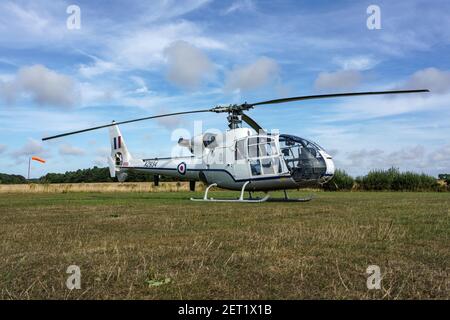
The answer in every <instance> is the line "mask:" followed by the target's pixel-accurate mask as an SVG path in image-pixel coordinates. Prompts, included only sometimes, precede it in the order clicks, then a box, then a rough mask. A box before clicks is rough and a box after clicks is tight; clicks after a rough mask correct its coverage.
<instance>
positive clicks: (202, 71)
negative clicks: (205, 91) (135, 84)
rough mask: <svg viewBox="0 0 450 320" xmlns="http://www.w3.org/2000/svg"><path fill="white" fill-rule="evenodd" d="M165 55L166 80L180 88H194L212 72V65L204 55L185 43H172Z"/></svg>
mask: <svg viewBox="0 0 450 320" xmlns="http://www.w3.org/2000/svg"><path fill="white" fill-rule="evenodd" d="M165 54H166V57H167V63H168V72H167V78H168V79H169V81H171V82H173V83H174V84H176V85H178V86H180V87H184V88H196V87H198V86H199V85H200V83H201V81H202V80H203V79H205V77H208V76H211V74H212V72H213V69H214V67H213V64H212V63H211V61H210V60H209V59H208V57H207V56H206V54H204V53H203V52H202V51H201V50H199V49H198V48H196V47H194V46H192V45H191V44H189V43H187V42H185V41H177V42H174V43H172V44H171V45H170V46H169V47H168V48H167V49H166V50H165Z"/></svg>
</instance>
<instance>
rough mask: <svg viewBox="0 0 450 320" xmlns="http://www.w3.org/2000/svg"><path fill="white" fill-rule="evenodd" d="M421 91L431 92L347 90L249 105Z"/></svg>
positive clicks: (257, 103)
mask: <svg viewBox="0 0 450 320" xmlns="http://www.w3.org/2000/svg"><path fill="white" fill-rule="evenodd" d="M419 92H430V90H428V89H419V90H395V91H369V92H346V93H332V94H319V95H313V96H300V97H292V98H283V99H275V100H267V101H261V102H256V103H249V104H247V105H249V106H252V107H253V106H259V105H263V104H275V103H284V102H291V101H298V100H312V99H326V98H338V97H352V96H370V95H379V94H401V93H419Z"/></svg>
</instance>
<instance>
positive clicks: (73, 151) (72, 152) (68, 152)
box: [58, 143, 85, 156]
mask: <svg viewBox="0 0 450 320" xmlns="http://www.w3.org/2000/svg"><path fill="white" fill-rule="evenodd" d="M58 152H59V154H60V155H62V156H82V155H84V154H85V152H84V150H83V149H81V148H78V147H75V146H72V145H70V144H68V143H64V144H62V145H60V146H59V148H58Z"/></svg>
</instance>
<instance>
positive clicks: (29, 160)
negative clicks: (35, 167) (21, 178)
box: [27, 157, 31, 180]
mask: <svg viewBox="0 0 450 320" xmlns="http://www.w3.org/2000/svg"><path fill="white" fill-rule="evenodd" d="M30 170H31V157H30V158H29V159H28V179H27V180H30Z"/></svg>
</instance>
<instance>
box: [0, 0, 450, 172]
mask: <svg viewBox="0 0 450 320" xmlns="http://www.w3.org/2000/svg"><path fill="white" fill-rule="evenodd" d="M71 5H76V6H77V8H79V13H80V14H79V19H78V15H77V10H75V11H74V9H73V7H72V6H71ZM371 5H376V6H377V8H379V16H376V15H374V11H373V7H371ZM377 17H379V20H374V19H375V18H377ZM368 20H369V21H368ZM374 21H377V22H379V25H378V26H377V25H375V24H374ZM78 22H79V23H78ZM374 26H375V28H374ZM369 27H370V28H369ZM378 27H379V28H378ZM419 88H426V89H430V90H431V93H429V94H414V95H402V96H399V95H398V96H377V97H351V98H341V99H326V100H314V101H302V102H293V103H287V104H283V105H281V104H279V105H271V106H261V107H259V108H255V109H253V110H251V111H249V115H250V116H251V117H252V118H254V119H255V120H257V122H258V123H259V124H260V125H262V126H263V127H264V128H266V129H267V130H275V129H277V130H279V131H280V132H281V133H288V134H293V135H297V136H300V137H303V138H306V139H309V140H312V141H315V142H316V143H318V144H319V145H321V146H322V147H323V148H324V149H325V150H327V151H328V153H330V154H331V155H332V156H333V158H334V160H335V163H336V166H337V167H338V168H340V169H344V170H346V171H347V172H348V173H350V174H352V175H354V176H357V175H361V174H365V173H367V172H368V171H369V170H374V169H383V168H389V167H392V166H394V167H396V168H399V169H401V170H411V171H415V172H424V173H427V174H431V175H437V174H439V173H449V172H450V130H449V129H450V121H449V119H450V2H449V1H446V0H442V1H439V0H432V1H429V0H428V1H417V0H408V1H376V0H371V1H320V0H318V1H276V2H275V1H256V0H240V1H239V0H234V1H233V0H232V1H212V0H186V1H171V0H162V1H126V2H125V1H69V2H67V1H42V0H34V1H25V0H22V1H20V0H19V1H8V0H3V1H1V2H0V134H1V136H2V139H1V140H0V159H1V160H0V165H1V169H0V171H1V172H5V173H14V174H21V175H24V176H26V174H27V168H28V159H29V157H30V156H32V155H34V156H40V157H42V158H44V159H46V160H47V162H46V163H45V164H40V163H37V162H36V163H33V165H32V172H31V177H39V176H41V175H44V174H46V173H48V172H65V171H69V170H76V169H79V168H89V167H92V166H107V161H106V157H107V155H108V154H109V146H110V144H109V139H108V131H107V130H106V129H103V130H98V131H93V132H88V133H84V134H80V135H76V136H70V137H65V138H62V139H56V140H51V141H48V142H42V141H41V138H43V137H45V136H49V135H54V134H58V133H62V132H67V131H71V130H78V129H83V128H86V127H90V126H96V125H102V124H107V123H110V122H111V121H112V120H116V121H120V120H128V119H133V118H139V117H144V116H149V115H155V114H160V113H168V112H178V111H186V110H196V109H205V108H210V107H213V106H216V105H225V104H230V103H242V102H257V101H261V100H267V99H276V98H281V97H289V96H299V95H310V94H323V93H334V92H347V91H371V90H395V89H419ZM199 121H201V127H202V128H203V129H204V130H209V129H220V130H225V129H226V119H225V115H224V114H213V113H212V114H200V115H189V116H183V117H172V118H164V119H159V120H151V121H146V122H140V123H135V124H128V125H123V126H122V127H121V131H122V134H123V137H124V139H125V141H126V143H127V145H128V148H129V149H130V152H131V153H132V155H133V156H134V157H135V158H139V157H152V156H168V155H169V156H170V155H171V154H174V150H176V148H177V147H175V148H174V145H176V142H177V140H178V138H179V137H180V136H183V137H185V138H189V137H190V135H192V134H194V125H196V126H197V127H198V126H199ZM176 152H179V150H178V151H176Z"/></svg>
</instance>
